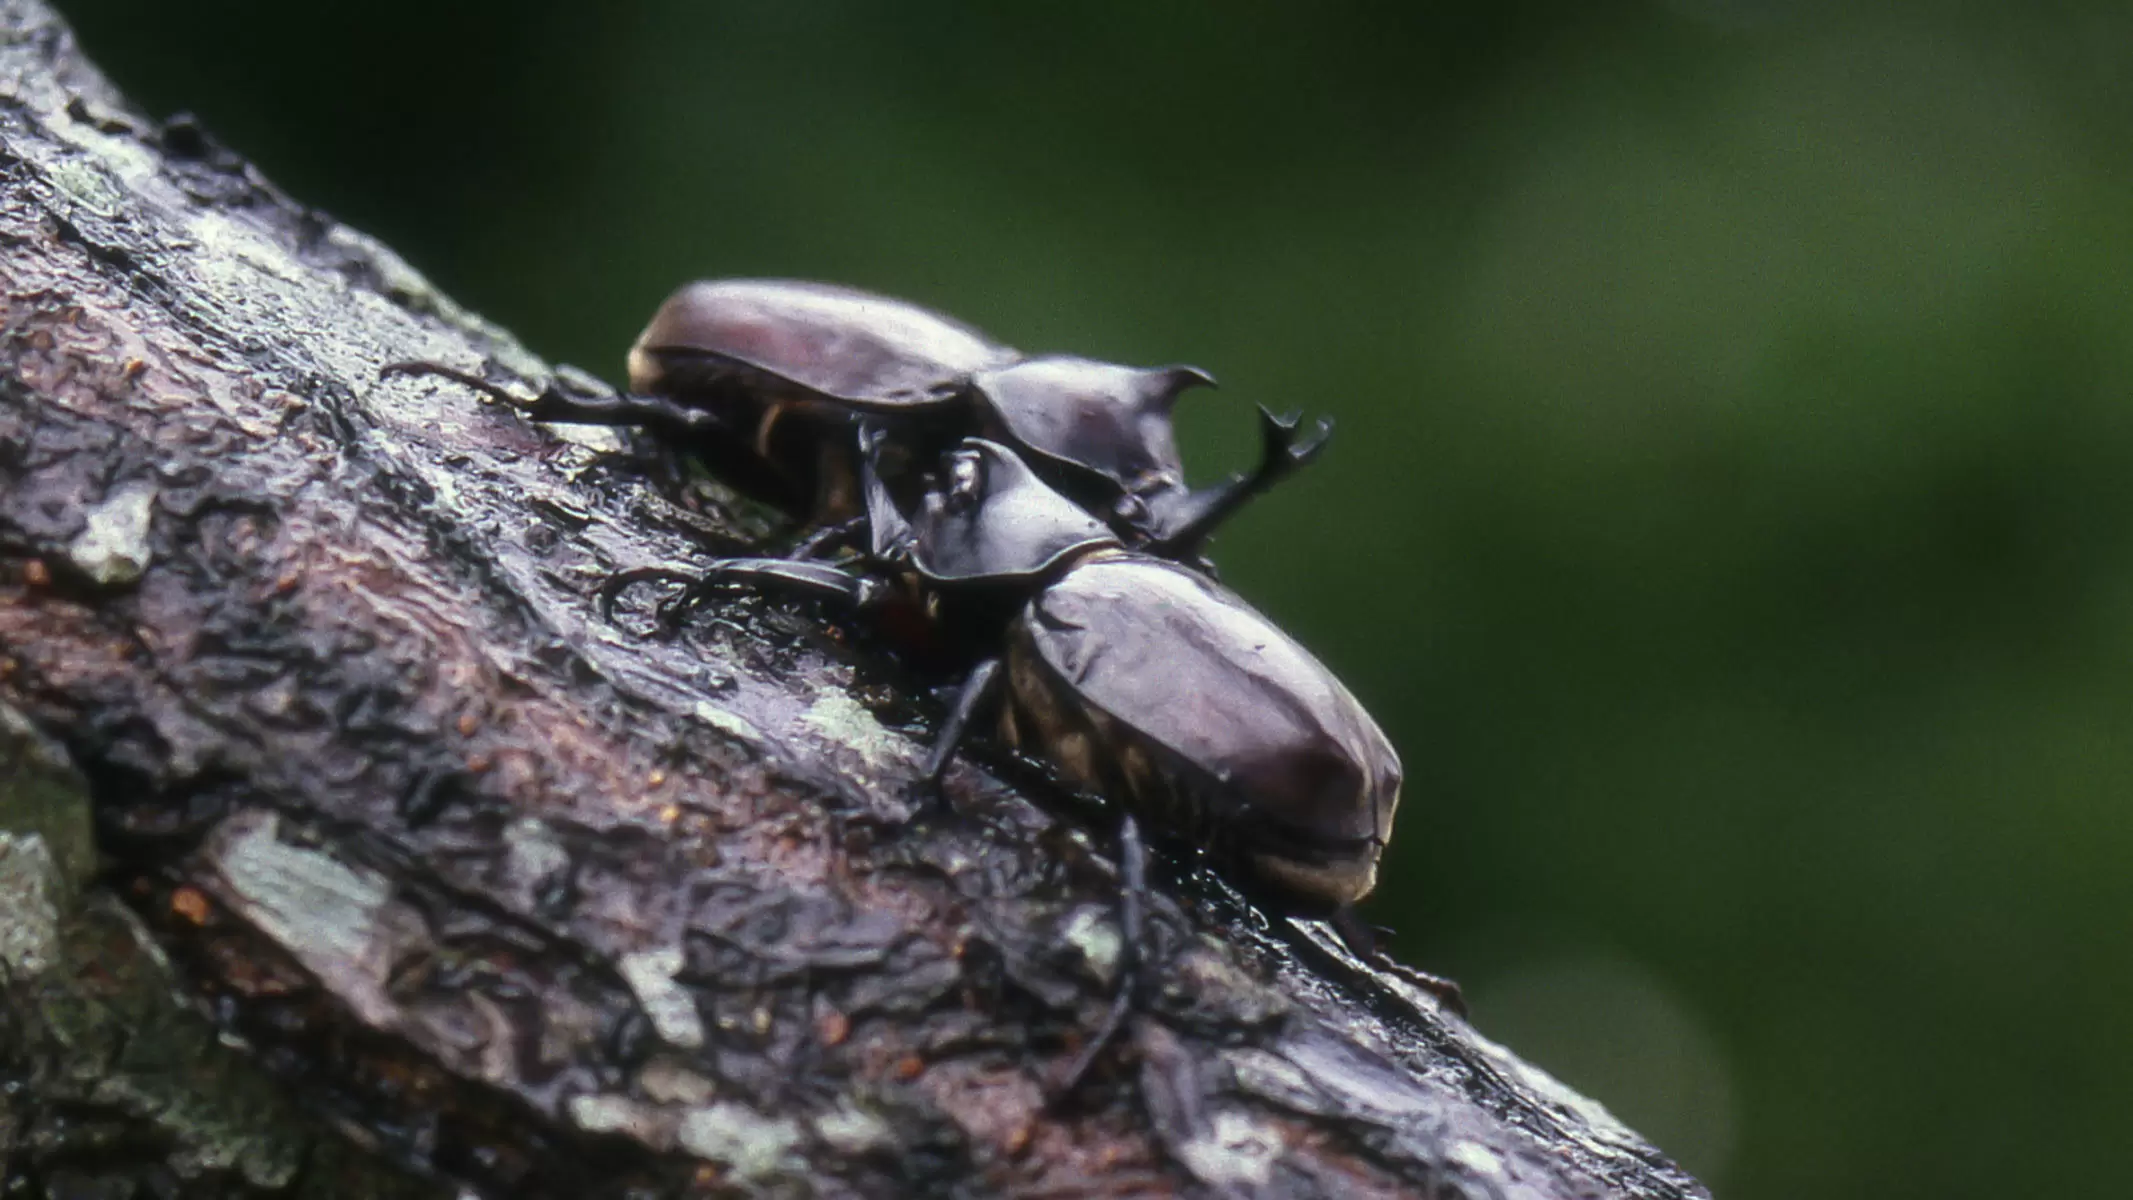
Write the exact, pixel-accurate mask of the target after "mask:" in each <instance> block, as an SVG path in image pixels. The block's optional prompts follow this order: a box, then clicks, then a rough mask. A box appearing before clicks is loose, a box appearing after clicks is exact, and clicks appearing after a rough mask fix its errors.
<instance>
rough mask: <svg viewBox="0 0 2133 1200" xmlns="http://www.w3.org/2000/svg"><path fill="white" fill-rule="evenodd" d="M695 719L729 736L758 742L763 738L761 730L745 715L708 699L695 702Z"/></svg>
mask: <svg viewBox="0 0 2133 1200" xmlns="http://www.w3.org/2000/svg"><path fill="white" fill-rule="evenodd" d="M696 719H697V720H699V721H702V722H703V723H704V724H706V725H709V726H710V727H711V728H713V729H716V730H718V731H719V732H720V733H723V734H726V735H728V736H729V737H735V738H739V739H740V740H742V741H744V742H752V743H757V744H760V743H762V742H763V741H764V740H765V739H764V737H763V731H762V730H760V729H757V728H756V727H755V726H754V725H753V724H750V723H749V721H748V719H747V718H746V717H743V716H740V715H739V714H737V713H732V712H728V711H726V710H725V709H723V708H720V707H719V706H718V705H716V704H713V703H711V702H710V701H709V700H699V701H697V702H696Z"/></svg>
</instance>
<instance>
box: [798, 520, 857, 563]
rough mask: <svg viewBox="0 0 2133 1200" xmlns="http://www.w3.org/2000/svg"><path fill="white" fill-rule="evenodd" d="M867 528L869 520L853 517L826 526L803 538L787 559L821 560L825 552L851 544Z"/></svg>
mask: <svg viewBox="0 0 2133 1200" xmlns="http://www.w3.org/2000/svg"><path fill="white" fill-rule="evenodd" d="M866 527H867V519H866V518H865V517H852V518H849V519H848V520H843V521H837V522H835V523H833V524H829V525H824V526H823V527H821V528H820V529H817V530H815V531H814V532H813V533H810V534H808V535H807V536H806V537H804V538H801V539H800V542H799V544H798V545H796V546H794V547H793V548H792V550H791V552H790V553H788V554H786V556H785V557H787V558H789V559H794V560H796V561H797V560H802V559H810V558H819V557H821V556H822V554H824V553H825V552H827V551H830V550H835V549H836V548H837V547H839V546H842V545H845V544H847V543H849V542H850V541H851V540H852V538H853V537H854V536H856V535H857V534H858V533H859V532H860V531H861V530H863V529H865V528H866Z"/></svg>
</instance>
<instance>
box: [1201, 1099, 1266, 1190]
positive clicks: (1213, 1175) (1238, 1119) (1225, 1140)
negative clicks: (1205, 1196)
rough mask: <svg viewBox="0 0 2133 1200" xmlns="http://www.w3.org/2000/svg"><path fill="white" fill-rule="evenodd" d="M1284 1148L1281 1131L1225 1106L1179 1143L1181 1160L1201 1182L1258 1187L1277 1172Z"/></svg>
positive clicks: (1212, 1184)
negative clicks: (1199, 1129) (1188, 1137)
mask: <svg viewBox="0 0 2133 1200" xmlns="http://www.w3.org/2000/svg"><path fill="white" fill-rule="evenodd" d="M1281 1151H1282V1143H1281V1134H1280V1131H1279V1130H1278V1129H1276V1128H1274V1127H1273V1126H1271V1125H1268V1124H1266V1123H1265V1122H1262V1121H1258V1120H1255V1119H1253V1118H1252V1117H1251V1116H1250V1115H1249V1114H1247V1113H1244V1112H1242V1111H1240V1110H1238V1109H1233V1108H1230V1109H1223V1110H1222V1111H1220V1112H1218V1113H1216V1114H1215V1117H1214V1120H1212V1121H1210V1122H1208V1124H1207V1127H1206V1128H1205V1129H1203V1130H1201V1131H1200V1132H1199V1133H1197V1134H1196V1135H1194V1136H1193V1137H1192V1138H1191V1140H1189V1141H1187V1142H1185V1143H1184V1144H1182V1145H1180V1146H1178V1147H1177V1151H1176V1153H1177V1158H1178V1161H1179V1162H1181V1163H1183V1164H1184V1165H1185V1169H1186V1170H1188V1171H1191V1172H1192V1173H1193V1175H1194V1176H1195V1177H1196V1178H1198V1179H1199V1180H1200V1182H1202V1183H1205V1184H1209V1185H1211V1186H1214V1187H1231V1186H1236V1185H1239V1184H1243V1185H1247V1186H1253V1187H1257V1186H1260V1185H1263V1184H1265V1183H1266V1182H1267V1180H1268V1179H1269V1178H1271V1177H1272V1176H1273V1174H1274V1163H1275V1162H1276V1161H1277V1160H1278V1159H1280V1157H1281Z"/></svg>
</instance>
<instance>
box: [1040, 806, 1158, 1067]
mask: <svg viewBox="0 0 2133 1200" xmlns="http://www.w3.org/2000/svg"><path fill="white" fill-rule="evenodd" d="M1118 873H1119V876H1120V885H1121V886H1120V888H1119V897H1118V993H1117V994H1116V995H1114V996H1112V997H1111V1010H1110V1011H1109V1012H1107V1013H1105V1014H1104V1021H1103V1024H1101V1025H1099V1026H1097V1027H1096V1034H1095V1036H1093V1037H1091V1038H1090V1039H1089V1041H1088V1044H1087V1045H1085V1046H1083V1047H1082V1048H1081V1053H1079V1054H1076V1055H1075V1056H1074V1061H1073V1062H1071V1063H1069V1064H1068V1065H1067V1069H1066V1073H1065V1075H1064V1076H1062V1077H1061V1079H1060V1082H1059V1085H1058V1086H1057V1087H1056V1088H1054V1089H1053V1090H1052V1094H1051V1098H1050V1100H1049V1101H1048V1103H1049V1104H1050V1105H1052V1106H1053V1107H1055V1108H1056V1107H1058V1106H1059V1105H1061V1104H1063V1103H1065V1102H1066V1101H1067V1100H1068V1098H1070V1097H1071V1096H1073V1094H1074V1092H1075V1090H1076V1089H1077V1088H1079V1087H1080V1086H1081V1081H1082V1079H1083V1078H1084V1077H1085V1076H1087V1075H1088V1073H1089V1068H1091V1067H1093V1066H1095V1065H1096V1058H1097V1056H1098V1055H1100V1054H1102V1053H1103V1052H1104V1049H1105V1047H1107V1046H1109V1045H1110V1044H1111V1043H1112V1042H1113V1041H1115V1040H1117V1038H1118V1031H1119V1030H1120V1029H1121V1028H1123V1027H1124V1026H1125V1024H1126V1018H1127V1017H1128V1016H1131V1015H1132V1013H1133V1006H1134V1004H1135V1002H1136V1001H1137V1000H1138V999H1139V996H1140V980H1141V965H1142V964H1141V943H1142V941H1143V940H1144V939H1145V938H1146V937H1147V933H1148V919H1147V911H1148V909H1147V899H1148V846H1147V843H1145V842H1143V841H1142V840H1141V827H1140V823H1139V822H1137V821H1135V820H1134V819H1133V816H1132V814H1130V813H1128V814H1125V815H1123V816H1121V817H1120V818H1119V822H1118Z"/></svg>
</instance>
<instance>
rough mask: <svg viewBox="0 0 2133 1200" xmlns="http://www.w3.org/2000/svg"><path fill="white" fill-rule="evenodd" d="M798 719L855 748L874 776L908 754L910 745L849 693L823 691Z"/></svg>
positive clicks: (836, 740)
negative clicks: (889, 729) (891, 731)
mask: <svg viewBox="0 0 2133 1200" xmlns="http://www.w3.org/2000/svg"><path fill="white" fill-rule="evenodd" d="M800 720H801V721H802V722H803V723H804V724H806V725H807V726H808V727H809V728H811V729H814V730H816V731H817V732H819V733H821V734H822V736H824V737H826V738H828V739H829V740H831V741H833V742H835V743H837V744H838V745H840V746H844V747H847V748H849V749H851V750H853V751H855V752H856V753H857V754H858V756H859V761H860V762H861V764H862V765H864V766H865V767H866V769H867V770H869V771H871V772H873V773H875V774H877V775H879V774H881V773H882V772H884V771H888V770H891V769H893V768H894V767H895V766H896V765H897V764H898V763H900V762H903V761H905V760H906V759H907V757H908V755H909V751H910V744H909V743H908V742H905V741H904V740H903V739H902V738H899V737H897V736H896V735H895V734H893V733H890V732H889V731H888V729H887V728H886V727H884V726H883V725H882V723H881V721H880V720H879V719H878V718H876V717H875V716H874V714H873V713H872V712H870V711H868V710H867V707H866V706H865V705H863V704H861V703H859V701H857V700H854V699H852V697H851V694H850V693H848V692H844V691H840V690H837V689H834V688H833V689H829V690H826V691H824V692H822V693H821V694H820V695H818V696H817V697H816V698H815V702H814V703H813V704H811V705H809V706H808V709H807V712H806V714H805V715H804V716H802V717H801V718H800Z"/></svg>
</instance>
